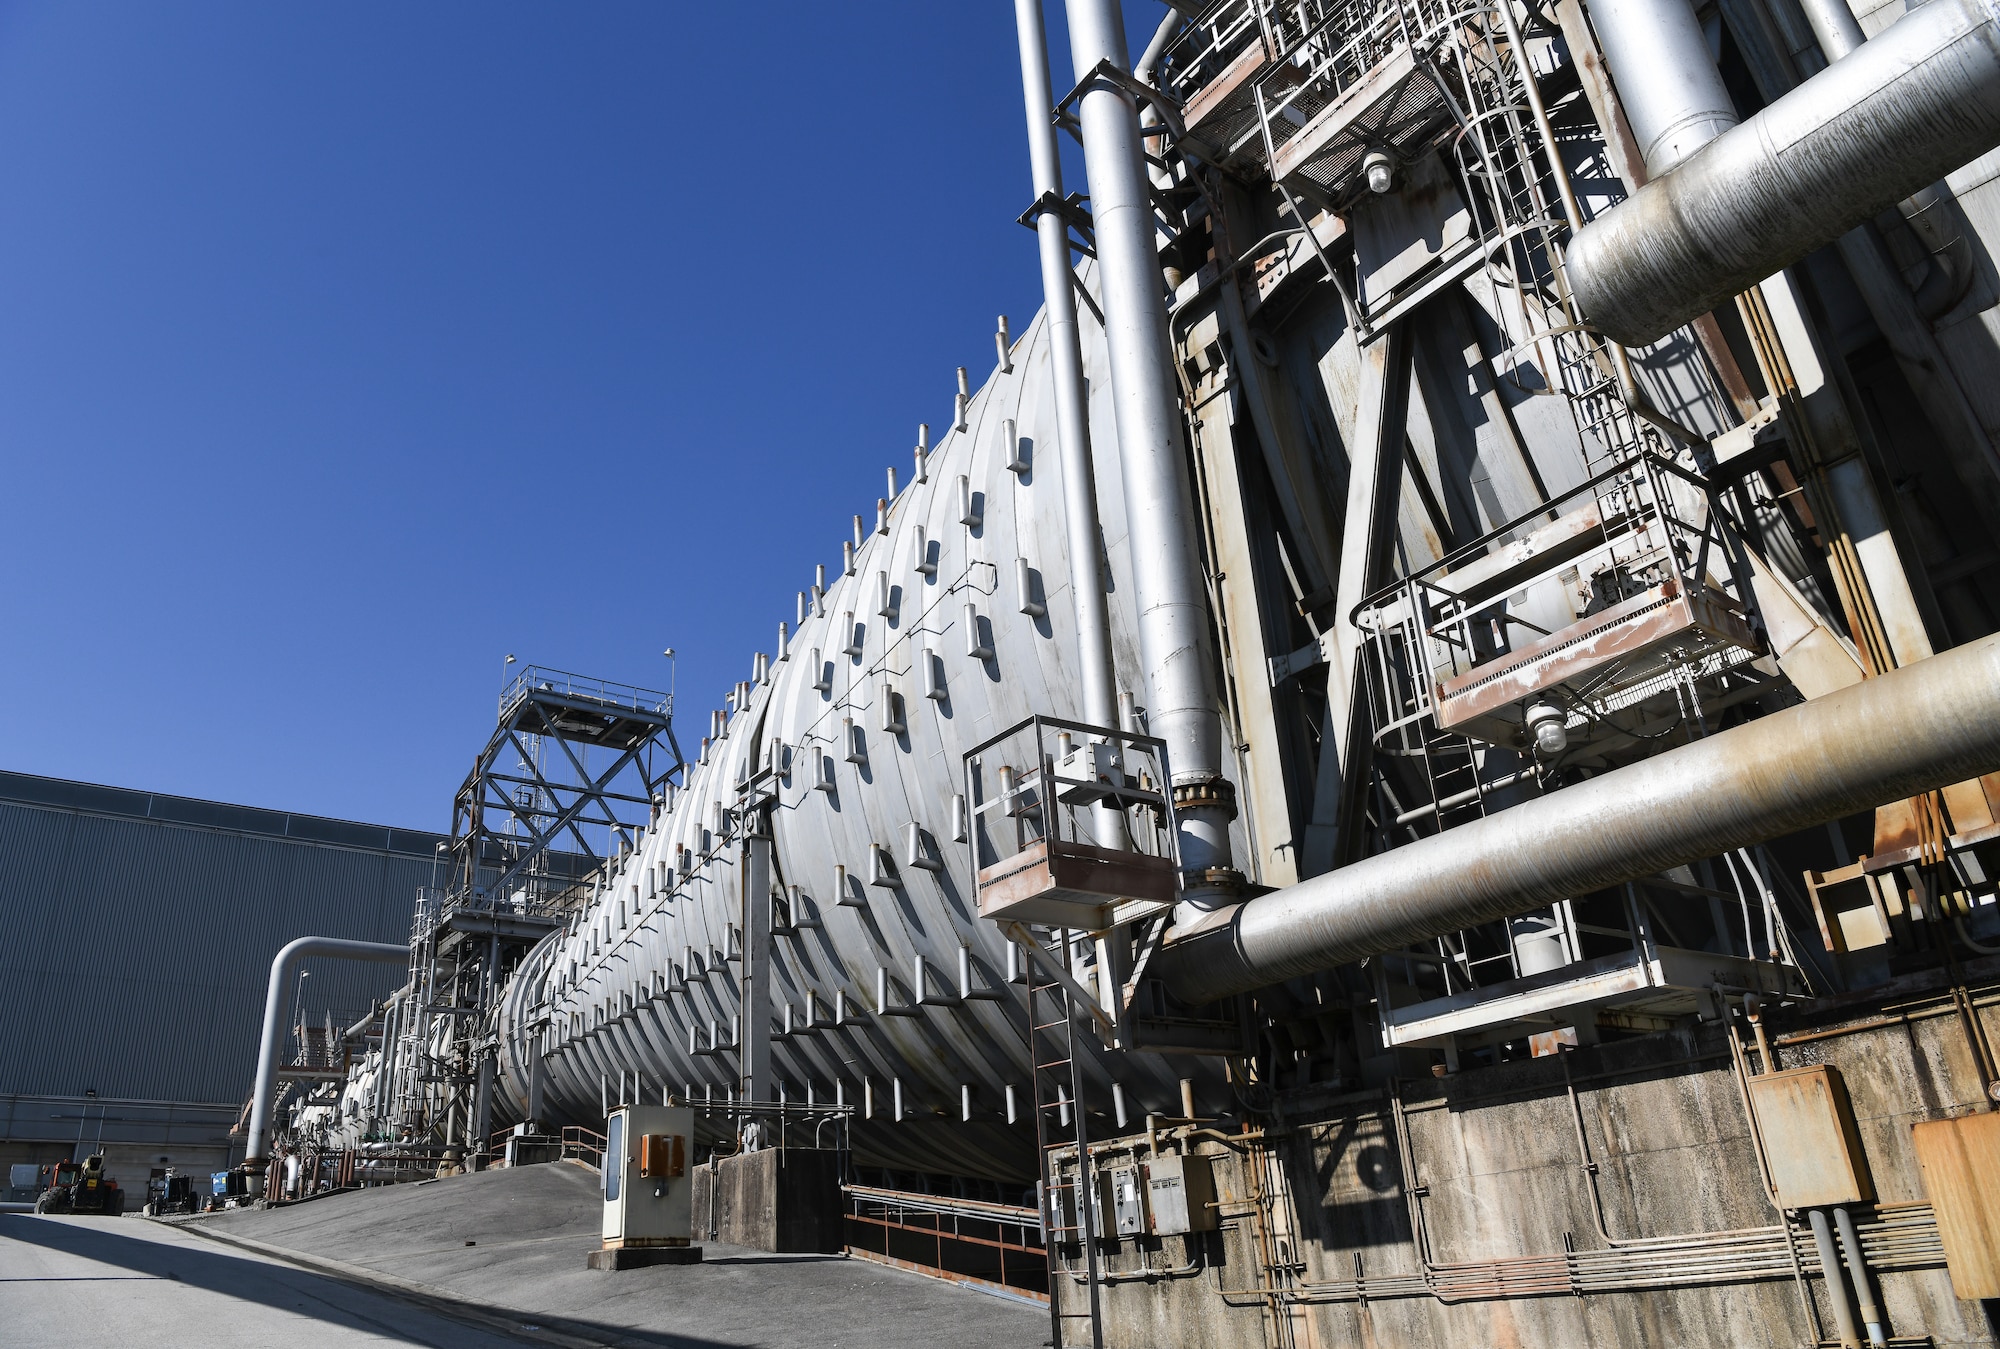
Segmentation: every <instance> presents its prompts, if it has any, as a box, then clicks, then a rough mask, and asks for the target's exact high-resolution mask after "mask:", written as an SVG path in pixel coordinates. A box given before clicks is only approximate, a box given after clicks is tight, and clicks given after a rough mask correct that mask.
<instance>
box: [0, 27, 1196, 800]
mask: <svg viewBox="0 0 2000 1349" xmlns="http://www.w3.org/2000/svg"><path fill="white" fill-rule="evenodd" d="M1053 8H1054V9H1055V10H1057V11H1059V8H1060V6H1059V5H1057V6H1054V7H1053ZM1127 10H1128V12H1127V16H1126V17H1127V24H1128V27H1130V28H1131V29H1132V31H1133V32H1134V33H1135V34H1137V35H1138V42H1139V44H1140V45H1143V41H1144V35H1145V33H1147V32H1150V30H1151V28H1152V26H1153V25H1154V24H1155V23H1156V22H1157V21H1158V18H1159V15H1160V14H1161V13H1162V12H1163V11H1162V10H1161V9H1160V7H1159V5H1158V4H1157V3H1154V0H1133V3H1129V4H1128V5H1127ZM1059 19H1060V14H1059V12H1054V13H1052V14H1051V20H1052V27H1054V28H1055V30H1056V31H1055V32H1054V33H1053V34H1052V44H1053V45H1054V47H1055V56H1056V83H1057V85H1058V87H1059V88H1066V87H1067V85H1068V79H1067V66H1068V61H1067V49H1066V47H1065V46H1064V45H1063V43H1064V38H1063V36H1062V33H1061V30H1060V26H1059ZM1135 50H1136V48H1135ZM1071 172H1072V181H1071V183H1070V186H1072V187H1073V188H1081V187H1082V186H1083V184H1082V180H1081V173H1080V169H1079V168H1075V167H1073V168H1072V170H1071ZM1028 199H1029V191H1028V172H1027V156H1026V149H1025V145H1024V141H1023V135H1022V126H1021V104H1020V85H1019V72H1018V67H1017V64H1016V56H1015V39H1014V30H1013V16H1012V7H1011V6H1010V5H1008V4H1006V3H1004V0H984V2H983V3H978V4H961V3H946V2H944V0H937V2H935V3H930V4H914V3H879V2H878V3H871V4H867V5H846V6H832V5H826V4H818V3H780V4H771V5H758V6H740V5H727V4H716V5H708V6H698V5H693V4H687V3H666V2H665V0H651V2H650V3H613V2H611V0H592V3H588V4H572V3H555V2H554V0H550V2H548V3H541V4H524V3H470V2H469V0H461V2H447V0H425V2H424V3H419V4H406V3H398V4H388V3H343V4H337V5H336V4H298V3H271V2H270V0H259V2H258V3H218V2H216V0H180V2H178V3H173V4H157V3H151V0H146V2H145V3H126V4H108V3H104V4H99V3H85V2H82V0H43V2H42V3H31V4H28V3H16V4H0V470H4V477H0V569H4V572H3V573H0V575H3V576H4V579H0V652H4V660H0V695H4V703H5V706H6V708H7V712H6V715H5V717H4V719H0V767H4V768H10V769H15V770H19V771H25V772H33V773H45V774H50V775H54V776H60V777H74V778H83V779H87V780H92V781H98V782H109V783H115V784H119V785H125V786H133V787H142V788H148V789H152V790H157V791H168V792H178V793H183V794H188V795H194V796H205V797H213V798H218V799H222V800H229V801H241V802H247V803H251V804H256V805H264V806H271V807H275V808H281V809H290V810H300V811H310V812H315V813H320V814H327V815H335V816H344V817H348V818H357V819H364V820H370V821H384V822H390V823H397V824H404V825H409V826H413V827H431V828H440V829H441V828H444V827H446V826H447V825H448V823H449V816H450V801H451V793H452V790H453V788H454V787H455V786H456V785H457V783H458V781H459V779H460V778H461V777H462V776H463V775H464V773H465V771H466V769H467V768H468V767H469V766H470V763H471V759H472V756H473V754H474V753H475V752H476V750H477V749H478V747H479V745H480V744H481V743H483V741H484V739H485V737H486V734H487V733H488V731H490V729H491V727H492V715H493V713H492V708H493V699H494V695H495V694H496V692H497V690H498V687H499V682H500V670H501V660H502V657H503V656H504V655H505V654H506V653H508V652H514V653H517V654H519V655H520V656H521V657H522V658H523V659H524V660H527V661H533V662H538V663H542V664H548V665H554V666H557V667H560V668H567V669H572V670H577V671H582V672H585V673H589V674H597V675H602V676H605V677H609V678H615V679H622V680H627V681H631V682H635V683H652V684H660V683H663V682H664V680H665V677H666V663H665V661H664V660H663V659H662V658H661V655H660V652H661V650H662V648H664V647H667V646H673V647H674V648H676V650H677V652H678V653H679V657H680V659H679V693H680V695H681V708H682V713H683V717H682V721H683V729H684V731H685V732H686V733H687V734H686V735H684V737H683V739H684V740H685V739H686V738H687V737H688V736H695V737H698V736H699V734H700V729H701V727H702V726H703V725H704V724H705V722H706V719H707V718H706V709H707V708H709V707H711V706H715V705H716V704H717V703H718V701H719V700H720V697H721V695H722V694H723V692H724V691H725V690H726V689H727V688H728V687H729V686H730V684H731V683H732V682H733V681H734V680H736V679H739V678H746V677H748V674H749V662H750V655H751V652H752V651H754V650H757V649H765V650H768V649H770V647H771V645H772V642H773V639H774V637H775V631H776V624H777V622H778V620H779V619H780V618H784V617H787V616H788V615H789V613H790V610H791V606H792V596H793V593H794V592H795V591H796V590H798V589H799V588H800V587H801V586H804V585H806V584H809V583H810V580H811V576H812V567H813V564H814V563H815V562H822V561H824V562H830V563H832V562H837V561H838V559H839V540H840V539H841V537H842V536H843V534H844V532H845V531H846V529H847V527H848V524H847V522H848V519H849V517H850V516H851V515H852V514H853V513H854V512H855V511H858V510H864V509H872V504H873V501H874V498H875V497H876V495H878V493H879V491H880V487H881V473H882V469H883V467H884V466H886V465H888V464H891V463H893V464H896V465H897V466H898V467H899V468H903V467H906V466H907V464H908V459H909V446H910V445H911V444H912V439H913V435H914V432H915V427H916V423H917V422H918V421H929V422H931V423H932V424H933V425H934V426H939V425H941V424H942V423H945V422H947V421H948V420H949V418H950V408H951V393H952V389H953V383H952V381H953V367H955V366H956V365H959V364H965V365H967V366H969V367H971V368H972V370H973V371H974V377H975V382H977V380H978V379H979V378H981V377H983V376H984V375H985V374H986V372H987V370H988V369H989V367H990V365H991V362H992V359H993V340H992V333H993V321H994V317H995V316H996V315H998V314H1000V313H1003V312H1004V313H1006V314H1008V315H1010V316H1011V317H1012V318H1013V320H1014V324H1015V329H1016V331H1017V332H1018V331H1020V330H1021V329H1023V328H1024V327H1025V325H1026V323H1027V320H1028V319H1029V317H1030V316H1031V315H1032V314H1033V313H1034V311H1035V309H1036V308H1037V307H1038V305H1039V295H1040V283H1039V278H1038V275H1037V271H1036V263H1035V253H1034V247H1033V240H1032V237H1031V236H1030V235H1029V234H1028V233H1027V231H1025V230H1023V229H1021V228H1020V227H1019V226H1018V225H1016V224H1015V223H1014V218H1015V216H1016V215H1017V214H1018V213H1019V212H1020V211H1021V210H1022V209H1023V207H1025V206H1026V204H1027V202H1028Z"/></svg>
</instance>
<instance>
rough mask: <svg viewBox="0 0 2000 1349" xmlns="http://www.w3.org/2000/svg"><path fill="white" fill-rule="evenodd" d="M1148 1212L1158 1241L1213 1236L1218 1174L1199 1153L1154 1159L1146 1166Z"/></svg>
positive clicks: (1215, 1218) (1152, 1230) (1215, 1220)
mask: <svg viewBox="0 0 2000 1349" xmlns="http://www.w3.org/2000/svg"><path fill="white" fill-rule="evenodd" d="M1146 1209H1147V1212H1148V1213H1149V1214H1150V1215H1151V1218H1152V1224H1151V1227H1150V1228H1149V1230H1150V1231H1151V1232H1152V1234H1153V1235H1154V1236H1156V1237H1180V1236H1186V1235H1187V1234H1188V1233H1190V1232H1213V1231H1214V1230H1215V1228H1216V1225H1217V1215H1216V1211H1215V1170H1214V1168H1213V1167H1212V1166H1211V1165H1210V1163H1209V1160H1208V1158H1206V1157H1203V1156H1201V1155H1200V1154H1198V1153H1187V1154H1183V1155H1180V1156H1163V1157H1155V1158H1153V1159H1152V1160H1151V1161H1149V1162H1147V1163H1146Z"/></svg>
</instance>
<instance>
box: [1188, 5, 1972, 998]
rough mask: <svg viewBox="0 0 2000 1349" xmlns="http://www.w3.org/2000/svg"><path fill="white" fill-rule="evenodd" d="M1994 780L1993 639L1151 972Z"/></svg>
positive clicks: (1529, 898)
mask: <svg viewBox="0 0 2000 1349" xmlns="http://www.w3.org/2000/svg"><path fill="white" fill-rule="evenodd" d="M1945 2H1946V0H1932V3H1934V4H1942V3H1945ZM1996 770H2000V635H1995V636H1991V637H1985V638H1982V639H1980V640H1979V641H1977V642H1973V643H1970V644H1968V645H1966V646H1962V647H1958V648H1957V649H1955V650H1952V651H1948V652H1946V653H1944V654H1943V655H1939V656H1932V657H1931V658H1929V659H1928V660H1922V661H1918V662H1916V663H1915V664H1913V665H1908V666H1905V667H1903V668H1902V669H1900V670H1896V671H1893V672H1891V673H1889V674H1886V675H1883V676H1881V677H1880V678H1877V679H1869V680H1864V681H1863V682H1861V683H1859V684H1856V685H1853V686H1852V687H1850V688H1846V689H1842V690H1841V691H1839V692H1838V693H1830V694H1828V695H1826V696H1825V697H1823V698H1815V699H1813V700H1812V701H1810V702H1806V703H1801V704H1799V705H1798V706H1796V707H1791V708H1787V709H1785V710H1784V711H1782V712H1777V713H1773V714H1772V715H1770V716H1767V717H1761V718H1759V719H1758V720H1756V721H1753V722H1750V723H1748V724H1747V725H1744V726H1739V727H1736V728H1735V729H1733V730H1728V731H1723V732H1721V733H1719V734H1717V735H1712V736H1709V737H1708V738H1706V739H1703V740H1697V741H1695V742H1694V743H1692V744H1689V745H1683V746H1681V747H1679V748H1677V749H1671V750H1668V751H1667V752H1665V753H1664V754H1660V755H1657V756H1655V757H1654V758H1651V759H1648V760H1646V761H1644V762H1643V763H1637V764H1633V765H1630V766H1629V767H1626V768H1620V769H1616V770H1614V771H1612V772H1609V773H1606V774H1604V775H1603V776H1602V777H1597V778H1592V779H1591V780H1590V781H1588V782H1584V783H1580V784H1578V785H1576V786H1574V787H1567V788H1564V789H1563V790H1562V791H1559V792H1554V793H1552V794H1550V795H1548V796H1544V797H1540V798H1537V799H1536V800H1533V801H1530V802H1528V803H1527V804H1525V805H1520V806H1515V807H1513V808H1512V809H1509V810H1504V811H1501V812H1499V813H1498V814H1495V815H1491V816H1488V817H1487V818H1485V819H1483V820H1478V821H1475V822H1474V823H1472V824H1467V825H1461V826H1459V827H1458V828H1456V829H1452V830H1449V831H1447V832H1445V833H1442V834H1436V835H1433V836H1431V837H1430V838H1426V839H1423V840H1422V841H1420V842H1416V843H1411V844H1408V845H1406V846H1404V847H1401V848H1396V849H1393V850H1391V851H1389V852H1386V853H1379V854H1377V855H1376V856H1373V857H1370V858H1368V859H1366V860H1365V861H1361V862H1357V863H1355V864H1354V865H1352V866H1349V867H1344V868H1342V869H1341V870H1339V871H1334V872H1329V873H1328V874H1326V875H1324V876H1319V877H1315V878H1314V879H1312V880H1309V881H1302V882H1300V883H1299V884H1297V885H1294V886H1292V887H1290V888H1289V889H1285V890H1278V891H1274V892H1273V893H1271V894H1268V895H1264V896H1261V897H1259V898H1257V899H1253V900H1251V901H1249V902H1248V903H1246V904H1242V905H1239V906H1237V907H1236V908H1235V909H1233V910H1231V911H1228V912H1218V913H1215V914H1211V915H1209V916H1208V917H1207V919H1206V920H1204V921H1203V922H1202V923H1200V924H1198V925H1196V926H1195V927H1193V928H1192V929H1189V930H1187V931H1186V932H1185V933H1184V934H1183V935H1182V936H1181V937H1180V938H1179V939H1177V940H1176V941H1175V942H1174V944H1173V945H1172V946H1171V947H1169V949H1168V950H1167V951H1165V952H1162V954H1161V956H1160V957H1159V958H1158V960H1157V961H1156V964H1155V968H1156V969H1157V970H1158V971H1159V974H1160V977H1161V978H1162V979H1164V980H1165V981H1166V984H1167V986H1168V987H1169V988H1170V989H1172V990H1173V991H1174V993H1175V994H1176V995H1177V996H1179V997H1181V998H1183V999H1185V1000H1187V1001H1189V1002H1191V1003H1204V1002H1210V1001H1213V1000H1214V999H1216V998H1220V997H1225V996H1227V995H1229V994H1232V993H1243V992H1247V991H1249V990H1251V989H1254V988H1262V987H1265V986H1267V985H1270V984H1274V983H1278V982H1280V981H1282V980H1285V979H1290V978H1293V977H1296V976H1299V975H1304V974H1311V973H1313V972H1315V971H1318V970H1325V969H1331V968H1333V967H1334V966H1337V965H1344V964H1348V963H1350V962H1352V961H1356V960H1362V959H1365V958H1367V957H1369V956H1373V955H1380V954H1382V953H1383V952H1386V951H1394V950H1397V949H1400V948H1402V947H1404V946H1408V945H1411V944H1412V943H1416V942H1422V941H1429V940H1431V939H1433V938H1436V937H1439V936H1442V935H1444V934H1445V933H1448V932H1455V931H1457V930H1459V929H1461V928H1467V927H1472V926H1474V925H1476V924H1479V923H1485V922H1492V921H1496V920H1498V919H1502V918H1508V917H1512V916H1514V915H1517V914H1522V913H1526V912H1529V911H1531V910H1534V909H1539V908H1544V907H1546V906H1548V905H1550V904H1553V903H1556V902H1557V901H1559V900H1565V899H1575V898H1577V897H1579V896H1582V895H1587V894H1590V893H1592V892H1594V891H1597V890H1602V889H1605V888H1606V887H1608V886H1613V885H1619V884H1622V883H1624V882H1626V881H1632V880H1638V879H1639V878H1641V877H1644V876H1651V875H1655V874H1657V873H1659V872H1661V871H1664V870H1666V869H1667V868H1669V867H1675V866H1684V865H1686V864H1687V863H1689V862H1693V861H1697V860H1699V859H1701V858H1704V857H1714V856H1717V855H1718V854H1721V853H1725V852H1728V851H1729V850H1731V849H1733V848H1741V847H1748V846H1749V845H1751V844H1753V843H1760V842H1763V841H1765V840H1767V839H1772V838H1776V837H1778V836H1780V835H1782V834H1788V833H1791V832H1793V831H1795V830H1799V829H1805V828H1809V827H1811V826H1814V825H1818V824H1823V823H1825V822H1826V821H1828V820H1835V819H1839V818H1840V817H1842V816H1844V815H1851V814H1854V813H1855V812H1857V811H1862V810H1867V809H1870V808H1872V807H1874V806H1878V805H1881V804H1883V803H1884V802H1888V801H1896V800H1901V799H1903V798H1906V797H1910V796H1914V795H1916V794H1917V793H1919V792H1926V791H1931V790H1934V789H1936V788H1938V787H1943V786H1946V785H1948V784H1950V783H1954V782H1963V781H1964V780H1966V779H1967V778H1974V777H1978V776H1980V775H1982V774H1985V773H1991V772H1994V771H1996Z"/></svg>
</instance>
